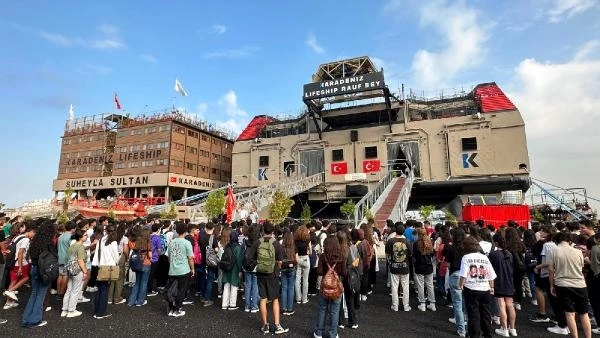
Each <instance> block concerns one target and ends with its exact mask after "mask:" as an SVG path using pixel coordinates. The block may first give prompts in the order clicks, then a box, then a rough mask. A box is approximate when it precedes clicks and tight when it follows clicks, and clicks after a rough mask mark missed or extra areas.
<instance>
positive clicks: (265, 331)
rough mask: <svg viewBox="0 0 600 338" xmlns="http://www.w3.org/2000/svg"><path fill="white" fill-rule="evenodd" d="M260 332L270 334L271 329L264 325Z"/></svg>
mask: <svg viewBox="0 0 600 338" xmlns="http://www.w3.org/2000/svg"><path fill="white" fill-rule="evenodd" d="M260 332H262V333H263V334H269V333H271V328H269V324H265V325H263V326H262V327H261V328H260Z"/></svg>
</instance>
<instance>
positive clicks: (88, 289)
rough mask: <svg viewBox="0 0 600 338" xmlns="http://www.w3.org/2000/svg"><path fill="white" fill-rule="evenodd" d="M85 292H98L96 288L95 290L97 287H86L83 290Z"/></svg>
mask: <svg viewBox="0 0 600 338" xmlns="http://www.w3.org/2000/svg"><path fill="white" fill-rule="evenodd" d="M85 291H86V292H89V293H94V292H97V291H98V288H97V287H95V286H91V287H90V286H88V287H87V288H86V289H85Z"/></svg>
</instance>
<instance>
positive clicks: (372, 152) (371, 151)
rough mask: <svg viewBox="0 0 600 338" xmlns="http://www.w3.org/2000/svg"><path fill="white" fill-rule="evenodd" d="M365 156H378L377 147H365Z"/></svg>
mask: <svg viewBox="0 0 600 338" xmlns="http://www.w3.org/2000/svg"><path fill="white" fill-rule="evenodd" d="M365 158H377V147H365Z"/></svg>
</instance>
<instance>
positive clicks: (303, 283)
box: [284, 255, 310, 309]
mask: <svg viewBox="0 0 600 338" xmlns="http://www.w3.org/2000/svg"><path fill="white" fill-rule="evenodd" d="M298 258H299V259H298V266H297V267H296V278H295V279H296V301H298V302H300V301H302V302H303V303H306V302H308V274H309V272H310V259H309V258H308V255H306V256H299V257H298ZM284 309H285V308H284Z"/></svg>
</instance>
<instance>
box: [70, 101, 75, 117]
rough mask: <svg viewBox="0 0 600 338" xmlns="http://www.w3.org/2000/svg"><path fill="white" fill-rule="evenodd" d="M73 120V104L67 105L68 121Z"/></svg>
mask: <svg viewBox="0 0 600 338" xmlns="http://www.w3.org/2000/svg"><path fill="white" fill-rule="evenodd" d="M74 118H75V109H73V104H72V103H71V105H69V120H73V119H74Z"/></svg>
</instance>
